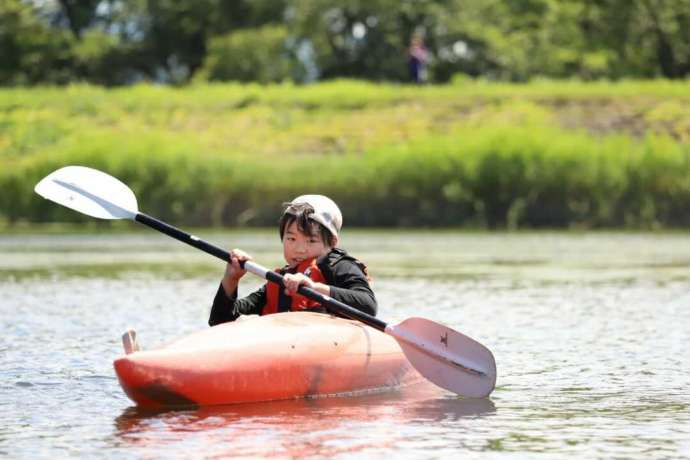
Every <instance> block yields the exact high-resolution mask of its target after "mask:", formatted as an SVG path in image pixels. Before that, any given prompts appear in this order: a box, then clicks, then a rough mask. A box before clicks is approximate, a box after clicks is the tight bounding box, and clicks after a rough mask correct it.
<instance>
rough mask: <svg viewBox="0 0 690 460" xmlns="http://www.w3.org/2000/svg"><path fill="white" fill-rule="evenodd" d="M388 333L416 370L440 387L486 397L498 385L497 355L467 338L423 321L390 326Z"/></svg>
mask: <svg viewBox="0 0 690 460" xmlns="http://www.w3.org/2000/svg"><path fill="white" fill-rule="evenodd" d="M385 332H386V333H387V334H390V335H392V336H393V337H395V339H396V340H398V343H399V344H400V346H401V348H402V350H403V352H404V353H405V356H406V357H407V359H408V360H409V361H410V363H411V364H412V365H413V366H414V367H415V369H417V371H419V373H420V374H422V375H423V376H424V377H426V378H427V379H429V380H430V381H431V382H433V383H435V384H436V385H438V386H439V387H441V388H444V389H446V390H449V391H452V392H453V393H457V394H459V395H461V396H466V397H470V398H484V397H486V396H488V395H489V394H491V392H492V391H493V389H494V387H495V386H496V361H495V360H494V356H493V355H492V354H491V352H490V351H489V349H488V348H486V347H485V346H484V345H482V344H481V343H479V342H477V341H475V340H473V339H471V338H469V337H467V336H466V335H463V334H461V333H459V332H457V331H454V330H453V329H451V328H449V327H446V326H443V325H442V324H438V323H435V322H433V321H430V320H428V319H424V318H409V319H406V320H405V321H403V322H402V323H400V324H398V325H396V326H390V325H389V326H388V327H387V328H386V331H385Z"/></svg>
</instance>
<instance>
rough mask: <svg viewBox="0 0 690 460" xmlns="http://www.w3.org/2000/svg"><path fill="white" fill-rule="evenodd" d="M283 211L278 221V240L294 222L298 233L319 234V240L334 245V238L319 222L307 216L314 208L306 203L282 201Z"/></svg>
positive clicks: (281, 238)
mask: <svg viewBox="0 0 690 460" xmlns="http://www.w3.org/2000/svg"><path fill="white" fill-rule="evenodd" d="M283 206H284V207H285V211H284V212H283V216H282V217H281V218H280V220H279V221H278V228H279V230H280V240H281V241H282V240H283V237H284V236H285V230H286V229H287V228H288V227H289V226H290V225H291V224H292V223H293V222H294V223H295V224H296V225H297V230H299V232H300V233H302V234H304V235H308V236H319V237H320V238H321V241H323V242H324V243H325V244H327V245H328V246H331V247H335V242H336V238H335V236H334V235H333V234H332V233H331V231H330V230H328V229H327V228H326V227H324V226H323V225H322V224H321V223H319V222H316V221H315V220H311V219H310V218H309V216H310V215H311V214H313V213H314V208H313V207H312V206H311V205H310V204H308V203H297V204H292V203H283Z"/></svg>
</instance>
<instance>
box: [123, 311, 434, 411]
mask: <svg viewBox="0 0 690 460" xmlns="http://www.w3.org/2000/svg"><path fill="white" fill-rule="evenodd" d="M114 366H115V371H116V373H117V376H118V379H119V381H120V385H121V386H122V388H123V389H124V391H125V393H126V394H127V396H129V398H130V399H132V400H133V401H134V402H135V403H137V404H138V405H140V406H146V407H161V406H180V405H214V404H231V403H240V402H256V401H271V400H281V399H293V398H306V397H322V396H331V395H344V394H353V393H359V392H374V391H385V390H389V389H395V388H398V387H400V386H403V385H409V384H412V383H416V382H419V381H421V380H423V377H421V375H419V373H418V372H417V371H416V370H415V369H414V368H413V367H412V366H411V364H410V363H409V362H408V360H407V359H406V358H405V355H404V354H403V352H402V350H401V349H400V346H399V345H398V343H397V342H396V341H395V339H393V338H392V337H390V336H388V335H386V334H384V333H382V332H379V331H377V330H375V329H372V328H370V327H369V326H366V325H363V324H361V323H359V322H357V321H351V320H346V319H342V318H336V317H334V316H330V315H325V314H320V313H311V312H293V313H278V314H273V315H267V316H260V317H254V316H252V317H246V318H245V319H243V320H240V321H236V322H232V323H225V324H221V325H218V326H215V327H212V328H209V329H206V330H204V331H201V332H197V333H195V334H192V335H190V336H187V337H185V338H182V339H180V340H177V341H175V342H173V343H171V344H170V345H168V346H166V347H163V348H161V349H158V350H151V351H134V352H132V353H130V354H127V355H125V356H122V357H120V358H118V359H116V360H115V362H114Z"/></svg>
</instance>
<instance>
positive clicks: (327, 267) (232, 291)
mask: <svg viewBox="0 0 690 460" xmlns="http://www.w3.org/2000/svg"><path fill="white" fill-rule="evenodd" d="M342 221H343V218H342V214H341V212H340V209H339V208H338V206H337V205H336V204H335V203H334V202H333V201H332V200H331V199H330V198H328V197H326V196H323V195H302V196H299V197H297V198H295V199H294V200H292V202H290V203H289V204H288V205H287V206H286V207H285V210H284V212H283V215H282V217H281V218H280V221H279V226H278V228H279V232H280V239H281V240H282V242H283V256H284V257H285V261H286V262H287V265H286V266H285V267H283V268H282V269H279V270H277V271H278V272H279V273H281V274H282V275H283V277H284V284H285V288H284V289H281V288H280V286H278V285H276V284H273V283H266V284H264V285H263V286H262V287H261V288H259V289H258V290H256V291H254V292H253V293H251V294H249V295H248V296H246V297H244V298H241V299H238V298H237V297H238V296H237V286H238V284H239V281H240V279H241V278H242V277H243V276H244V275H245V273H246V271H245V270H243V269H242V268H241V267H240V262H241V261H247V260H251V256H250V255H249V254H247V253H246V252H244V251H241V250H239V249H233V250H232V251H231V252H230V256H231V262H229V263H228V264H227V266H226V269H225V275H224V276H223V279H222V281H221V284H220V287H219V288H218V292H217V293H216V296H215V298H214V300H213V307H212V308H211V315H210V318H209V321H208V322H209V325H211V326H215V325H217V324H221V323H226V322H229V321H234V320H236V319H237V318H238V317H239V316H240V315H251V314H258V315H267V314H271V313H279V312H287V311H302V310H310V311H318V312H325V311H326V310H325V308H324V307H323V306H321V305H320V304H319V303H318V302H315V301H312V300H309V299H307V298H306V297H303V296H301V295H299V294H297V289H298V288H299V286H300V285H305V286H307V287H309V288H312V289H314V290H316V291H318V292H320V293H322V294H325V295H327V296H330V297H332V298H333V299H335V300H338V301H340V302H343V303H345V304H347V305H350V306H352V307H353V308H356V309H358V310H361V311H363V312H365V313H367V314H369V315H372V316H373V315H376V309H377V304H376V297H375V296H374V293H373V291H372V290H371V287H370V285H369V278H368V276H367V272H366V266H365V265H364V264H362V263H361V262H359V261H358V260H357V259H355V258H353V257H352V256H350V255H349V254H347V252H345V251H344V250H343V249H340V248H338V247H337V246H338V242H339V232H340V229H341V227H342Z"/></svg>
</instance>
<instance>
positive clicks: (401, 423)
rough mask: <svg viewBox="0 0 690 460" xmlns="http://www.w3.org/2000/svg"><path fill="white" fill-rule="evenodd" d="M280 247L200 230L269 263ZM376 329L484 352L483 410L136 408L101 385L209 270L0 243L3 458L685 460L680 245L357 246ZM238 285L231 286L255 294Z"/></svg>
mask: <svg viewBox="0 0 690 460" xmlns="http://www.w3.org/2000/svg"><path fill="white" fill-rule="evenodd" d="M274 233H275V232H252V233H237V232H234V233H204V234H203V235H202V236H203V237H205V238H207V239H209V240H210V241H213V242H216V243H219V244H227V245H228V246H229V247H230V246H238V247H242V248H244V249H246V250H248V251H250V252H252V253H253V254H254V255H255V258H256V259H257V261H258V262H260V263H262V264H264V265H267V266H278V265H280V248H279V246H278V242H277V237H276V235H275V234H274ZM344 246H345V247H346V248H348V249H350V250H351V252H353V253H354V254H355V255H357V256H358V257H360V258H362V259H363V260H365V261H366V262H367V263H368V264H369V266H370V269H371V272H372V274H373V276H374V278H375V280H374V288H375V290H376V292H377V295H378V298H379V304H380V316H381V317H382V318H383V319H385V320H387V321H390V322H395V321H397V320H401V319H404V318H406V317H409V316H422V317H426V318H429V319H432V320H435V321H439V322H443V323H445V324H448V325H449V326H451V327H453V328H454V329H457V330H459V331H462V332H464V333H466V334H468V335H470V336H472V337H474V338H475V339H477V340H478V341H480V342H482V343H483V344H485V345H486V346H487V347H489V348H490V349H491V350H492V351H493V353H494V355H495V357H496V361H497V365H498V372H499V377H498V382H497V383H498V385H497V388H496V390H495V391H494V393H493V394H492V395H491V398H490V399H486V400H463V399H459V398H457V397H455V396H454V395H452V394H449V393H447V392H445V391H443V390H438V389H436V388H435V387H432V386H430V385H419V386H417V387H411V388H406V389H404V390H402V391H399V392H393V393H387V394H377V395H369V396H363V397H350V398H333V399H321V400H308V401H285V402H278V403H263V404H246V405H237V406H224V407H214V408H202V409H196V410H182V411H180V410H177V411H165V412H158V413H155V412H154V413H151V412H148V413H147V412H142V411H140V410H138V409H135V408H133V407H132V404H131V402H130V401H129V400H128V399H127V398H126V396H125V395H124V394H123V392H122V391H121V389H120V387H119V385H118V382H117V380H116V378H115V374H114V372H113V369H112V361H113V359H114V358H115V357H116V356H118V355H119V354H120V353H121V343H120V335H121V333H122V332H123V331H124V330H125V329H126V328H127V327H130V326H133V327H135V328H136V329H137V331H138V332H139V336H140V342H141V344H142V345H143V347H144V348H154V347H157V346H160V345H162V344H165V343H167V342H169V341H171V340H172V339H174V338H178V337H181V336H183V335H185V334H187V333H189V332H192V331H195V330H198V329H201V328H204V327H206V320H207V315H208V311H209V308H210V302H211V299H212V296H213V294H214V293H215V290H216V288H217V285H218V281H219V277H220V275H221V273H222V265H219V263H218V262H216V261H215V260H214V259H212V258H211V257H209V256H206V255H204V254H203V253H200V252H198V251H196V250H194V249H192V248H188V247H186V246H184V245H182V244H180V243H177V242H175V241H172V240H169V239H167V238H166V237H164V236H161V235H158V234H155V233H153V232H149V233H133V234H115V235H61V236H54V235H34V236H31V235H3V236H0V290H1V292H2V298H1V300H0V325H1V327H2V329H1V330H2V332H3V333H2V335H1V336H0V375H1V377H2V378H1V379H0V386H1V390H0V456H3V455H4V456H8V457H10V458H32V459H33V458H48V457H50V458H52V457H60V458H69V457H96V456H97V457H101V458H103V457H105V458H132V457H145V458H152V457H156V458H157V457H173V458H190V457H195V458H202V457H238V458H257V457H271V458H339V459H351V458H362V457H368V458H415V459H417V458H429V459H431V458H449V457H450V456H452V457H453V458H458V457H459V456H462V457H463V458H500V459H504V458H531V457H538V458H567V457H573V456H575V457H578V458H594V457H598V458H602V457H605V458H633V459H635V458H640V459H641V458H644V459H648V458H652V459H656V458H659V459H661V458H687V457H690V353H688V351H687V344H688V343H690V238H688V235H686V234H682V233H679V234H616V233H593V234H587V233H584V234H572V233H561V234H559V233H543V234H540V233H537V234H474V233H454V232H415V233H406V232H351V233H346V234H345V235H344ZM258 283H259V281H258V280H250V279H249V278H247V280H246V283H245V285H244V286H245V290H247V291H248V290H250V289H252V288H253V287H255V286H258Z"/></svg>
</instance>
